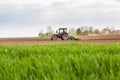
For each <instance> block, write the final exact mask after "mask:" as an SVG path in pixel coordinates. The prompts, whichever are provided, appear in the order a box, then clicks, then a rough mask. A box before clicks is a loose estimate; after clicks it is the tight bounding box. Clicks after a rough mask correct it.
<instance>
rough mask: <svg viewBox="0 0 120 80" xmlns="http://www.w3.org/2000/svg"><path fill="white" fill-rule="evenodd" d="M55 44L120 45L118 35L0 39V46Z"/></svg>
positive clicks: (119, 35)
mask: <svg viewBox="0 0 120 80" xmlns="http://www.w3.org/2000/svg"><path fill="white" fill-rule="evenodd" d="M55 43H60V44H61V43H95V44H102V43H120V34H110V35H97V36H80V40H68V41H62V40H57V41H51V40H50V39H49V38H46V39H41V38H36V37H34V38H30V37H29V38H28V37H26V38H0V45H33V44H55Z"/></svg>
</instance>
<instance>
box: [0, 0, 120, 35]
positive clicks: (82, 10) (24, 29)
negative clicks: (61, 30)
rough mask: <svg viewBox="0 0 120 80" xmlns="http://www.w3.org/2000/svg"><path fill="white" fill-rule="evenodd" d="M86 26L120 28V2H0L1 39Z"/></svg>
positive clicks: (14, 0) (33, 0)
mask: <svg viewBox="0 0 120 80" xmlns="http://www.w3.org/2000/svg"><path fill="white" fill-rule="evenodd" d="M85 25H86V26H94V27H99V28H102V27H107V26H110V27H111V26H113V27H115V28H118V29H120V0H0V37H25V36H26V37H27V36H28V37H30V36H31V37H32V36H37V34H38V32H39V31H41V30H44V31H45V30H46V28H45V27H46V26H53V28H58V27H64V26H65V27H66V26H67V27H75V28H76V27H80V26H85Z"/></svg>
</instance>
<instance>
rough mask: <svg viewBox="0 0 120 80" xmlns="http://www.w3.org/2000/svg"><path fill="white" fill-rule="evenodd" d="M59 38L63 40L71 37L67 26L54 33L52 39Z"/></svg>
mask: <svg viewBox="0 0 120 80" xmlns="http://www.w3.org/2000/svg"><path fill="white" fill-rule="evenodd" d="M58 38H61V39H62V40H68V39H69V35H68V33H67V28H59V31H56V34H53V35H52V37H51V40H57V39H58Z"/></svg>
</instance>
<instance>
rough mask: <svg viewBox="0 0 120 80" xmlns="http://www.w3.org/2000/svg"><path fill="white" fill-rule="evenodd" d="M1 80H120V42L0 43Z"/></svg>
mask: <svg viewBox="0 0 120 80" xmlns="http://www.w3.org/2000/svg"><path fill="white" fill-rule="evenodd" d="M0 80H120V44H101V45H96V44H77V43H71V44H50V45H29V46H28V45H24V46H23V45H16V46H15V45H14V46H0Z"/></svg>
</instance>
